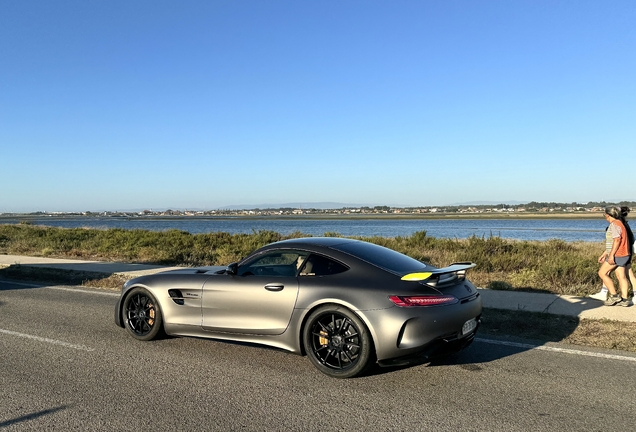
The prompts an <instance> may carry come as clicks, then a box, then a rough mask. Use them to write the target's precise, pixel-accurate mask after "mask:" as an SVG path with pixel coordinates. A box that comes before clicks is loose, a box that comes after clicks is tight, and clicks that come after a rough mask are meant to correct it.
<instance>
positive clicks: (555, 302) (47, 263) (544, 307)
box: [0, 255, 636, 322]
mask: <svg viewBox="0 0 636 432" xmlns="http://www.w3.org/2000/svg"><path fill="white" fill-rule="evenodd" d="M14 265H20V266H24V267H35V268H48V269H59V270H68V271H80V272H93V273H103V274H104V275H105V276H110V275H112V274H118V275H123V276H125V277H129V278H133V277H137V276H142V275H147V274H152V273H158V272H160V271H164V270H172V269H176V268H178V267H162V266H155V265H144V264H126V263H116V262H102V261H83V260H69V259H55V258H36V257H28V256H20V255H0V268H6V267H10V266H14ZM480 292H481V294H482V301H483V304H484V307H487V308H494V309H508V310H520V311H528V312H545V313H551V314H555V315H567V316H575V317H580V318H593V319H611V320H617V321H630V322H636V306H631V307H627V308H626V307H620V306H604V305H603V302H601V301H599V300H594V299H590V298H587V297H575V296H567V295H556V294H535V293H527V292H516V291H496V290H488V289H481V290H480Z"/></svg>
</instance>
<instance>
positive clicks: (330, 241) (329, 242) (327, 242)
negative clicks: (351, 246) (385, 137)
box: [272, 237, 358, 247]
mask: <svg viewBox="0 0 636 432" xmlns="http://www.w3.org/2000/svg"><path fill="white" fill-rule="evenodd" d="M356 242H358V240H352V239H348V238H341V237H302V238H295V239H289V240H281V241H279V242H276V243H272V246H273V245H276V246H281V245H284V246H290V247H294V246H295V247H298V246H323V247H330V246H334V245H338V244H342V243H356Z"/></svg>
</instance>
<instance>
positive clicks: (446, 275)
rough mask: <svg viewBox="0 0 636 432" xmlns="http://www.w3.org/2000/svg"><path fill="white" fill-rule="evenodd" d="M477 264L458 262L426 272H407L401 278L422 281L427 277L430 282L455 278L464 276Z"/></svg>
mask: <svg viewBox="0 0 636 432" xmlns="http://www.w3.org/2000/svg"><path fill="white" fill-rule="evenodd" d="M476 265H477V264H475V263H471V262H458V263H453V264H451V265H449V266H448V267H444V268H439V269H434V270H430V271H426V272H415V273H407V274H405V275H404V276H402V280H405V281H414V282H424V281H428V280H429V279H430V280H431V282H432V281H433V280H434V281H436V282H437V281H441V280H442V279H455V278H462V279H463V278H465V277H466V270H468V269H471V268H473V267H475V266H476Z"/></svg>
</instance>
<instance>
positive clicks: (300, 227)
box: [0, 217, 607, 242]
mask: <svg viewBox="0 0 636 432" xmlns="http://www.w3.org/2000/svg"><path fill="white" fill-rule="evenodd" d="M31 221H32V223H33V224H36V225H47V226H55V227H65V228H77V227H87V228H100V229H106V228H123V229H144V230H152V231H163V230H168V229H178V230H182V231H188V232H190V233H193V234H195V233H207V232H216V231H223V232H228V233H231V234H238V233H248V234H249V233H252V232H253V231H259V230H271V231H276V232H279V233H281V234H283V235H285V234H291V233H293V232H296V231H300V232H302V233H305V234H311V235H313V236H320V235H323V234H324V233H326V232H336V233H339V234H341V235H343V236H365V237H366V236H369V237H370V236H381V237H396V236H410V235H411V234H413V233H414V232H416V231H426V233H427V235H429V236H431V237H439V238H442V237H444V238H467V237H470V236H473V235H474V236H478V237H482V236H483V237H490V236H498V237H502V238H508V239H516V240H548V239H553V238H557V239H562V240H565V241H590V242H600V241H603V240H604V238H605V227H606V226H607V222H605V221H604V220H603V219H602V218H598V219H524V220H518V219H517V220H510V219H459V220H457V219H433V220H431V219H427V220H400V219H390V220H376V219H333V220H332V219H329V220H314V219H244V218H223V219H221V218H188V217H184V218H175V219H146V218H130V219H128V218H96V217H90V218H53V217H44V218H41V219H32V220H31ZM18 222H19V219H18V218H16V219H2V220H0V223H18Z"/></svg>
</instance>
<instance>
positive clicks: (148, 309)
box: [122, 288, 163, 341]
mask: <svg viewBox="0 0 636 432" xmlns="http://www.w3.org/2000/svg"><path fill="white" fill-rule="evenodd" d="M122 319H123V322H124V327H126V330H128V333H130V334H131V335H132V337H134V338H135V339H138V340H141V341H149V340H152V339H155V338H156V337H158V336H159V335H161V334H163V317H162V315H161V309H160V308H159V303H157V300H155V298H154V297H153V295H152V294H150V293H149V292H148V291H147V290H145V289H143V288H134V289H133V290H131V291H130V293H129V294H128V295H127V296H126V300H124V308H123V310H122Z"/></svg>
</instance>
